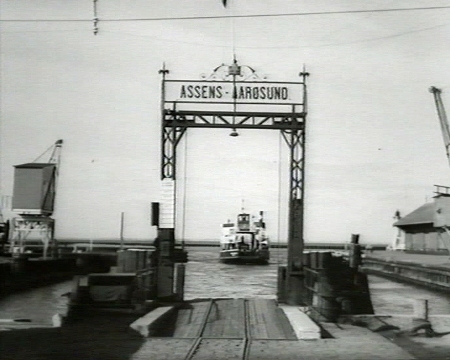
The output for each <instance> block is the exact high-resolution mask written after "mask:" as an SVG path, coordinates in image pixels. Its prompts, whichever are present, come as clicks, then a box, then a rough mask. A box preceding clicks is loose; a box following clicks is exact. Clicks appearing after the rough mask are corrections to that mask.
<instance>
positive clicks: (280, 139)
mask: <svg viewBox="0 0 450 360" xmlns="http://www.w3.org/2000/svg"><path fill="white" fill-rule="evenodd" d="M281 142H282V135H281V130H280V133H279V137H278V229H277V232H278V233H277V265H280V229H281V214H280V212H281Z"/></svg>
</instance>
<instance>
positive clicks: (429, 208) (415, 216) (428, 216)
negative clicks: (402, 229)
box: [394, 202, 434, 226]
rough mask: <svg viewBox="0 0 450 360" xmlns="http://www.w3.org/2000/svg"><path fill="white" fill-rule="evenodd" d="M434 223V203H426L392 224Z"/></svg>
mask: <svg viewBox="0 0 450 360" xmlns="http://www.w3.org/2000/svg"><path fill="white" fill-rule="evenodd" d="M430 223H434V203H432V202H431V203H426V204H423V205H422V206H420V207H419V208H417V209H416V210H414V211H413V212H410V213H409V214H408V215H406V216H405V217H404V218H401V219H400V220H398V221H397V222H395V223H394V226H406V225H417V224H430Z"/></svg>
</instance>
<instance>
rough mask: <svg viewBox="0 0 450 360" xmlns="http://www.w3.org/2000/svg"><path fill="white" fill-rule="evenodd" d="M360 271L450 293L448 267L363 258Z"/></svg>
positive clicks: (449, 272)
mask: <svg viewBox="0 0 450 360" xmlns="http://www.w3.org/2000/svg"><path fill="white" fill-rule="evenodd" d="M362 271H364V272H365V273H367V274H372V275H377V276H381V277H385V278H388V279H392V280H397V281H401V282H405V283H409V284H413V285H418V286H422V287H425V288H428V289H433V290H439V291H445V292H450V267H448V266H440V265H433V264H424V263H414V262H407V261H399V260H392V259H381V258H375V257H365V258H364V259H363V264H362Z"/></svg>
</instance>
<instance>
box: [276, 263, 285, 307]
mask: <svg viewBox="0 0 450 360" xmlns="http://www.w3.org/2000/svg"><path fill="white" fill-rule="evenodd" d="M286 277H287V267H286V266H278V284H277V285H278V287H277V300H278V302H279V303H286V286H287V281H286Z"/></svg>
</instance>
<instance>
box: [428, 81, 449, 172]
mask: <svg viewBox="0 0 450 360" xmlns="http://www.w3.org/2000/svg"><path fill="white" fill-rule="evenodd" d="M430 92H431V93H432V94H433V96H434V101H435V103H436V110H437V113H438V117H439V123H440V125H441V132H442V137H443V138H444V146H445V152H446V154H447V159H448V161H449V163H450V128H449V126H448V120H447V114H446V112H445V108H444V104H443V102H442V98H441V93H442V90H441V89H438V88H437V87H434V86H432V87H430Z"/></svg>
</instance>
